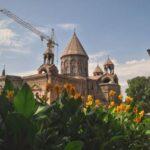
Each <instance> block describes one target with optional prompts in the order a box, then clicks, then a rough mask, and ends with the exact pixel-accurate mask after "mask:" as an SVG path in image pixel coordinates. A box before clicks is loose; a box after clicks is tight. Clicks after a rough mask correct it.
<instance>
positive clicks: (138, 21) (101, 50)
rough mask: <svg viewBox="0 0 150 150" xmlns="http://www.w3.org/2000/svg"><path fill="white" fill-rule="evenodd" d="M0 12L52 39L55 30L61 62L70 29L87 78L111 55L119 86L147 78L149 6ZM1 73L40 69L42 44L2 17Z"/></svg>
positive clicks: (63, 4)
mask: <svg viewBox="0 0 150 150" xmlns="http://www.w3.org/2000/svg"><path fill="white" fill-rule="evenodd" d="M0 6H1V7H2V8H6V9H8V10H10V11H12V12H13V13H15V14H16V15H17V16H19V17H20V18H22V19H24V20H26V21H28V22H30V23H31V24H33V25H34V26H35V27H37V28H38V29H39V30H41V31H42V32H44V33H46V34H48V35H49V34H50V30H51V28H52V27H53V28H55V34H56V40H57V42H58V43H59V56H60V55H61V52H62V50H63V49H64V48H65V46H66V44H67V42H68V40H69V39H70V38H71V36H72V33H73V29H74V28H76V32H77V35H78V37H79V39H80V40H81V42H82V44H83V46H84V48H85V50H86V51H87V53H88V54H89V56H90V58H91V60H90V66H89V67H90V69H89V70H90V72H92V69H93V67H94V66H95V65H96V64H97V63H99V64H100V66H101V67H102V66H103V63H104V61H105V60H106V57H107V56H108V55H109V56H110V57H111V58H112V60H113V61H114V63H115V64H116V73H117V74H118V76H119V78H120V83H121V84H122V86H124V87H126V80H127V79H130V78H132V77H134V76H136V75H140V76H142V75H145V76H148V75H150V67H149V65H150V58H149V56H148V55H147V53H146V49H147V48H149V47H150V18H149V14H150V1H149V0H0ZM0 41H1V42H0V45H1V46H0V69H2V67H3V64H6V68H7V73H8V74H18V73H26V72H32V70H36V69H37V68H38V67H39V65H40V64H41V63H42V53H43V51H44V49H45V43H42V42H41V41H40V39H39V37H38V36H36V35H34V34H32V33H31V32H30V31H28V30H27V29H25V28H24V27H21V26H20V25H18V24H17V23H15V22H13V21H12V20H11V19H9V18H8V17H6V16H5V15H2V14H0Z"/></svg>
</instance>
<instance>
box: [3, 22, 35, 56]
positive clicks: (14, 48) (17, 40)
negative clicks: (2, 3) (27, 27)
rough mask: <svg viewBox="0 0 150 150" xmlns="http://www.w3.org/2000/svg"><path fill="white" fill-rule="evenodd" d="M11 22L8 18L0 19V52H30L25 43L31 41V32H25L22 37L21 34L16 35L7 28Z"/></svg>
mask: <svg viewBox="0 0 150 150" xmlns="http://www.w3.org/2000/svg"><path fill="white" fill-rule="evenodd" d="M12 22H13V21H12V20H10V19H7V20H0V53H2V52H8V51H9V52H16V53H22V54H27V53H30V52H31V50H30V48H28V46H27V43H30V42H32V41H33V36H32V34H31V33H30V32H27V33H26V36H24V38H23V39H22V38H21V36H22V35H18V34H17V33H16V32H15V31H13V30H12V29H11V28H9V25H10V24H11V23H12ZM25 41H26V42H25Z"/></svg>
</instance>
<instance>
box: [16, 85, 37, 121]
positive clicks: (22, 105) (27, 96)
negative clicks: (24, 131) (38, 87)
mask: <svg viewBox="0 0 150 150" xmlns="http://www.w3.org/2000/svg"><path fill="white" fill-rule="evenodd" d="M14 107H15V111H16V112H18V113H21V114H22V115H23V116H25V117H27V118H28V117H31V116H32V115H33V114H34V112H35V110H36V102H35V99H34V96H33V93H32V91H31V89H30V87H29V86H28V85H27V84H24V86H23V87H22V89H21V90H20V91H19V92H18V93H17V95H16V97H15V98H14Z"/></svg>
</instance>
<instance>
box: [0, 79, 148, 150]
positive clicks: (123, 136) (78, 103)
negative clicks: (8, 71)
mask: <svg viewBox="0 0 150 150" xmlns="http://www.w3.org/2000/svg"><path fill="white" fill-rule="evenodd" d="M46 89H47V91H49V90H51V91H52V92H55V94H56V97H57V100H56V101H54V102H53V103H52V104H51V105H48V104H47V103H46V100H47V98H46V97H44V98H41V97H39V98H38V100H37V99H35V98H34V96H33V94H32V91H31V89H30V88H29V86H28V85H27V84H25V85H24V86H23V87H22V88H21V89H19V90H16V89H15V88H14V87H13V85H12V84H11V82H10V81H6V85H5V87H4V90H3V91H2V93H1V96H0V126H1V128H0V149H2V150H7V149H8V150H9V149H15V150H20V149H21V150H27V149H28V150H48V149H51V150H62V149H65V150H82V149H83V150H84V149H85V150H99V149H100V150H105V149H106V150H107V149H109V150H113V149H114V150H116V149H120V150H126V149H148V148H149V145H148V144H149V141H148V138H149V130H147V129H148V128H149V123H150V121H149V118H146V117H145V116H144V111H143V110H142V109H141V107H140V106H137V105H136V104H135V103H134V101H133V100H132V98H131V97H127V98H126V101H125V102H122V98H123V96H122V95H118V96H117V95H116V93H115V92H113V91H111V93H110V94H109V96H110V97H111V98H110V102H109V103H107V104H103V102H102V101H101V100H99V99H96V100H94V98H93V96H92V95H89V96H88V97H87V98H85V97H82V96H81V95H80V94H79V93H78V92H77V91H76V89H75V87H74V86H73V85H71V84H65V85H64V86H63V87H60V86H59V85H56V86H52V85H50V84H49V85H46ZM45 96H46V95H45ZM39 100H40V101H39Z"/></svg>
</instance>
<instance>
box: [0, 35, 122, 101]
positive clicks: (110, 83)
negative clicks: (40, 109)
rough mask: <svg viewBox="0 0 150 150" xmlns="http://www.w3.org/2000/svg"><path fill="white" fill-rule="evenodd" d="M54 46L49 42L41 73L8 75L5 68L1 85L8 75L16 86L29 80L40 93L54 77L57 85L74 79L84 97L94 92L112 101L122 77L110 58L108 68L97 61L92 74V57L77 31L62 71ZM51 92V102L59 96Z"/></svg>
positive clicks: (73, 82)
mask: <svg viewBox="0 0 150 150" xmlns="http://www.w3.org/2000/svg"><path fill="white" fill-rule="evenodd" d="M52 50H53V46H52V44H51V43H48V44H47V49H46V50H45V52H44V54H43V64H42V65H41V66H40V67H39V68H38V73H37V74H33V75H30V76H24V77H17V76H10V75H5V74H4V72H5V71H3V74H2V76H1V77H0V87H3V86H4V84H5V79H6V78H9V79H10V80H11V81H12V82H13V83H14V85H15V86H20V85H22V83H24V82H26V83H28V84H29V86H30V87H31V88H32V90H33V93H39V94H44V93H45V90H46V89H45V85H46V83H47V81H50V82H51V84H52V85H54V86H55V85H57V84H59V85H64V84H65V83H71V84H73V85H74V86H75V87H76V89H77V91H78V92H79V93H81V94H82V95H83V96H84V97H87V95H93V96H94V98H95V99H101V100H103V101H108V93H109V91H110V90H115V91H116V93H117V94H119V93H120V86H119V85H118V77H117V75H116V74H115V72H114V68H115V66H114V64H113V62H112V61H111V60H110V58H108V59H107V61H106V62H105V64H104V70H102V69H101V68H100V67H99V65H97V66H96V68H95V69H94V72H93V76H89V75H88V60H89V57H88V55H87V53H86V51H85V50H84V48H83V46H82V44H81V43H80V41H79V39H78V37H77V35H76V33H75V32H74V34H73V36H72V38H71V40H70V42H69V43H68V45H67V47H66V48H65V50H64V51H63V54H62V55H61V73H59V72H58V68H57V67H56V66H55V64H54V54H53V51H52ZM48 96H49V98H50V100H49V103H51V102H52V101H53V100H55V98H56V94H55V92H49V93H48Z"/></svg>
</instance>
